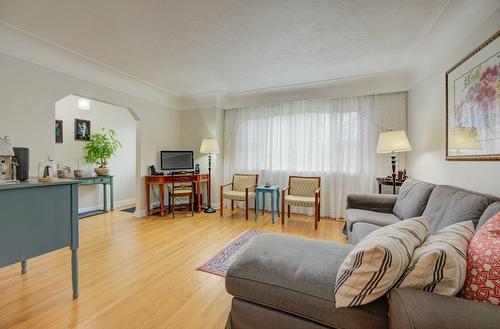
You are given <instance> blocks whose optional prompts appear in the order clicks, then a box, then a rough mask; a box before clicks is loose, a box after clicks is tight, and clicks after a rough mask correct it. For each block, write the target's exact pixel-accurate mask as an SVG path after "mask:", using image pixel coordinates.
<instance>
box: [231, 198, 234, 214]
mask: <svg viewBox="0 0 500 329" xmlns="http://www.w3.org/2000/svg"><path fill="white" fill-rule="evenodd" d="M231 211H234V200H231Z"/></svg>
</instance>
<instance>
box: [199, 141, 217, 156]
mask: <svg viewBox="0 0 500 329" xmlns="http://www.w3.org/2000/svg"><path fill="white" fill-rule="evenodd" d="M200 153H209V154H216V153H219V145H217V140H216V139H215V138H206V139H203V140H202V141H201V147H200Z"/></svg>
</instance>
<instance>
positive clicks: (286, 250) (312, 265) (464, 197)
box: [226, 180, 500, 329]
mask: <svg viewBox="0 0 500 329" xmlns="http://www.w3.org/2000/svg"><path fill="white" fill-rule="evenodd" d="M422 196H423V197H422ZM348 199H349V202H348V208H349V209H348V210H347V223H346V230H347V231H346V232H347V234H348V236H349V238H350V239H356V241H359V239H361V238H362V237H363V236H365V235H366V234H368V233H369V232H371V231H373V230H375V229H377V228H379V227H381V226H384V225H388V224H391V223H393V222H395V221H397V220H401V219H405V218H410V217H413V216H410V215H411V214H415V213H416V215H420V214H421V213H424V214H425V215H426V216H428V217H429V221H430V227H431V231H436V230H439V229H440V228H441V227H444V226H447V225H449V224H451V223H455V222H459V221H463V220H470V219H472V220H474V221H475V222H479V224H478V225H481V224H482V223H484V222H485V221H486V220H487V219H488V218H490V217H491V216H492V215H493V214H494V213H496V212H498V211H500V202H496V203H494V202H495V201H498V200H497V199H496V198H494V197H489V196H485V195H482V194H478V193H474V192H470V191H465V190H461V189H458V188H455V187H450V186H435V185H432V184H428V183H423V182H418V181H414V180H408V181H407V182H405V183H404V184H403V186H402V188H401V194H400V196H399V197H397V196H386V195H375V194H373V195H369V194H363V195H360V194H357V195H350V196H349V197H348ZM410 200H411V201H410ZM391 215H394V217H393V216H391ZM351 242H352V241H351ZM352 248H353V244H338V243H332V242H327V241H318V240H310V239H305V238H299V237H293V236H289V235H283V234H262V235H259V236H257V237H256V238H255V239H254V241H253V242H252V244H251V245H250V246H249V248H248V249H247V250H246V251H245V252H244V253H243V254H242V255H241V256H240V257H239V258H238V259H237V260H236V261H235V262H234V263H233V264H232V265H231V267H230V268H229V271H228V273H227V276H226V289H227V291H228V292H229V293H230V294H231V295H233V296H234V297H233V300H232V306H231V312H230V314H229V317H228V321H227V327H226V328H228V329H248V328H259V329H267V328H269V329H271V328H298V329H300V328H337V329H351V328H352V329H358V328H359V329H362V328H381V329H382V328H384V329H386V328H393V329H400V328H401V329H406V328H415V329H420V328H422V329H424V328H425V329H430V328H450V329H451V328H454V329H457V328H458V329H460V328H464V329H465V328H496V327H497V325H498V323H500V308H498V307H497V306H493V305H487V304H483V303H478V302H471V301H467V300H464V299H461V298H458V297H447V296H440V295H436V294H432V293H427V292H421V291H418V290H413V289H395V290H393V291H391V293H390V294H389V298H385V297H382V298H380V299H378V300H376V301H374V302H372V303H370V304H367V305H363V306H360V307H350V308H338V309H337V308H335V298H334V294H333V290H334V287H335V279H336V275H337V271H338V268H339V267H340V265H341V264H342V261H343V260H344V258H345V257H346V256H347V254H348V253H349V252H350V250H351V249H352Z"/></svg>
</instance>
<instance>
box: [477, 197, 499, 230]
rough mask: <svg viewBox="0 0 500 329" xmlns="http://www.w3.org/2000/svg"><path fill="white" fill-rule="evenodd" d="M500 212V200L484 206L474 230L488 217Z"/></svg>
mask: <svg viewBox="0 0 500 329" xmlns="http://www.w3.org/2000/svg"><path fill="white" fill-rule="evenodd" d="M499 212H500V201H498V202H495V203H492V204H490V205H489V206H488V208H486V210H485V211H484V212H483V214H482V215H481V217H480V218H479V222H478V223H477V227H476V231H477V230H479V229H480V228H481V226H483V225H484V223H486V222H487V221H488V219H490V218H491V217H493V216H495V215H496V214H497V213H499Z"/></svg>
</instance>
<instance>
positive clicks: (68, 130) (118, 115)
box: [54, 95, 136, 212]
mask: <svg viewBox="0 0 500 329" xmlns="http://www.w3.org/2000/svg"><path fill="white" fill-rule="evenodd" d="M78 98H79V97H77V96H74V95H69V96H67V97H64V98H63V99H61V100H59V101H57V102H56V104H55V111H56V112H55V113H56V119H57V120H62V121H63V137H64V138H63V143H58V144H55V150H54V152H55V154H54V160H55V161H56V163H57V164H60V165H61V166H69V167H71V169H72V171H71V174H72V173H73V170H74V169H76V167H77V161H78V163H79V166H80V169H82V170H84V171H85V175H86V176H94V175H95V173H94V168H95V167H96V166H97V165H95V164H88V163H86V162H85V160H84V154H85V152H84V147H85V145H86V142H82V141H76V140H75V139H74V129H75V128H74V121H75V119H82V120H89V121H90V122H91V133H100V132H101V131H102V129H103V128H108V129H113V130H114V131H115V132H116V134H117V137H118V139H119V140H120V143H121V144H122V148H120V149H119V150H118V151H117V152H116V154H115V156H113V157H112V158H111V159H110V160H109V161H108V168H110V169H111V175H113V176H114V178H113V185H114V204H115V207H116V206H121V205H124V204H130V203H135V193H136V191H135V189H136V186H135V185H136V182H135V174H136V168H135V165H136V163H135V162H136V161H135V159H136V153H135V147H136V131H135V130H136V121H135V119H134V118H133V117H132V115H131V114H130V113H129V111H128V109H126V108H124V107H120V106H115V105H111V104H106V103H103V102H99V101H94V100H90V110H88V111H82V110H80V109H79V108H78ZM78 205H79V208H80V211H81V212H82V211H90V210H95V209H99V208H102V186H101V185H88V186H81V187H80V191H79V195H78Z"/></svg>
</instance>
